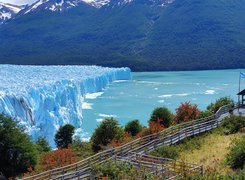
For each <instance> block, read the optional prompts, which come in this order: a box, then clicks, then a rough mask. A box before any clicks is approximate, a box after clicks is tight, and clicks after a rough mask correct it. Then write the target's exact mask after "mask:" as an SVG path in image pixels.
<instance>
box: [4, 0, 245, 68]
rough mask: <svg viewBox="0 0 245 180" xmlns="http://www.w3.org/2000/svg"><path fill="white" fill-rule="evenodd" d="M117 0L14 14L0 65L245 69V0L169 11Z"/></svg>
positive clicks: (181, 4)
mask: <svg viewBox="0 0 245 180" xmlns="http://www.w3.org/2000/svg"><path fill="white" fill-rule="evenodd" d="M117 1H118V0H115V1H112V2H111V3H110V4H109V5H108V6H105V7H102V8H100V9H96V8H94V7H92V6H89V5H86V4H81V5H79V6H77V7H75V8H72V9H69V10H67V11H63V12H52V11H47V10H45V9H43V10H42V9H40V10H36V11H33V12H32V13H28V14H26V15H21V16H19V17H16V18H15V19H13V20H12V21H9V22H8V23H7V24H4V25H1V26H0V41H1V44H0V63H8V64H9V63H10V64H35V65H50V64H62V65H64V64H81V65H103V66H112V67H121V66H127V67H130V68H131V69H132V70H133V71H159V70H202V69H227V68H245V61H244V55H245V19H244V16H245V11H244V9H245V2H244V1H243V0H231V1H213V0H207V1H203V0H181V1H180V0H175V1H174V2H173V3H171V4H168V5H167V6H166V7H160V6H159V2H160V1H159V0H156V1H149V0H144V1H142V0H134V1H132V2H131V3H126V4H123V5H121V6H116V5H115V4H117ZM158 1H159V2H158Z"/></svg>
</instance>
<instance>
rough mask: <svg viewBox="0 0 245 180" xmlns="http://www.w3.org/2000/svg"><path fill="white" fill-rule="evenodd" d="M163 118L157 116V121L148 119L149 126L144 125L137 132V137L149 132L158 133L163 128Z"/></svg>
mask: <svg viewBox="0 0 245 180" xmlns="http://www.w3.org/2000/svg"><path fill="white" fill-rule="evenodd" d="M162 122H163V120H162V119H160V118H157V121H151V120H150V121H149V128H146V127H144V128H143V129H142V131H140V132H139V133H138V134H137V137H144V136H147V135H150V134H154V133H158V132H160V131H162V130H163V129H164V126H163V124H162Z"/></svg>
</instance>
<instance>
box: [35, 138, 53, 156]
mask: <svg viewBox="0 0 245 180" xmlns="http://www.w3.org/2000/svg"><path fill="white" fill-rule="evenodd" d="M36 145H37V149H38V151H39V152H40V153H42V152H49V151H51V147H50V146H49V144H48V141H47V140H46V139H45V138H44V137H39V138H38V139H37V141H36Z"/></svg>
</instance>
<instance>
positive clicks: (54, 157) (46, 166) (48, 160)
mask: <svg viewBox="0 0 245 180" xmlns="http://www.w3.org/2000/svg"><path fill="white" fill-rule="evenodd" d="M75 161H76V158H75V154H74V152H73V151H72V148H71V147H68V148H67V149H58V150H54V151H51V152H50V153H46V154H44V155H43V156H42V158H41V162H40V168H41V169H43V170H50V169H54V168H57V167H61V166H65V165H68V164H71V163H74V162H75Z"/></svg>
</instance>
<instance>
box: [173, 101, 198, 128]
mask: <svg viewBox="0 0 245 180" xmlns="http://www.w3.org/2000/svg"><path fill="white" fill-rule="evenodd" d="M199 115H200V110H199V109H198V108H197V105H192V104H191V103H190V102H185V103H181V105H180V106H179V107H178V108H177V109H176V115H175V118H174V121H175V122H176V123H181V122H187V121H190V120H193V119H196V118H198V116H199Z"/></svg>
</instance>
